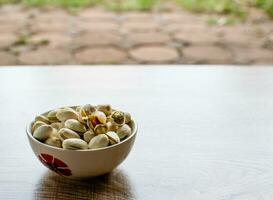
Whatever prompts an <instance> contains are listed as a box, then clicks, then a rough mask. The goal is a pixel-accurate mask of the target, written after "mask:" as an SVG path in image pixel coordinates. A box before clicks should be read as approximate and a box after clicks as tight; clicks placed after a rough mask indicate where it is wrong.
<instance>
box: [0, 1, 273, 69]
mask: <svg viewBox="0 0 273 200" xmlns="http://www.w3.org/2000/svg"><path fill="white" fill-rule="evenodd" d="M255 12H256V14H251V15H250V17H249V19H248V20H247V21H246V22H244V23H241V24H237V25H231V26H209V25H208V24H207V19H208V18H209V17H210V16H209V15H207V14H199V15H196V14H192V13H189V12H186V11H183V10H182V11H174V12H155V11H154V12H150V13H141V12H128V13H114V12H110V11H105V10H103V9H100V8H88V9H85V10H83V11H82V12H80V13H79V14H78V15H72V14H69V13H68V12H66V11H64V10H61V9H58V8H54V9H52V8H51V9H35V8H24V7H22V6H20V5H12V6H9V5H8V6H3V7H1V8H0V65H16V64H18V65H24V64H28V65H31V64H33V65H38V64H43V65H51V64H57V65H63V64H131V63H133V64H149V63H156V64H163V63H164V64H166V63H167V64H168V63H169V64H273V21H270V20H269V19H268V18H267V17H266V16H265V15H263V14H262V13H260V12H258V11H255ZM257 12H258V13H257ZM252 13H253V12H252ZM255 16H256V18H255Z"/></svg>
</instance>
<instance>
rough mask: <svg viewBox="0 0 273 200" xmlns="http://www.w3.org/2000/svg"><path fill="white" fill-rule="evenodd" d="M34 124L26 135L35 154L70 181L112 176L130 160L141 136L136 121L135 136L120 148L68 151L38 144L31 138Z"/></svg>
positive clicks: (134, 126) (133, 125)
mask: <svg viewBox="0 0 273 200" xmlns="http://www.w3.org/2000/svg"><path fill="white" fill-rule="evenodd" d="M44 114H46V113H44ZM32 124H33V122H31V123H29V124H28V126H27V131H26V132H27V137H28V141H29V143H30V146H31V148H32V150H33V152H34V154H35V155H36V156H37V158H38V159H39V160H40V161H41V162H42V163H43V164H44V165H45V166H46V167H48V168H49V169H50V170H52V171H54V172H56V173H58V174H59V175H62V176H66V177H68V178H91V177H95V176H99V175H102V174H106V173H109V172H111V171H112V170H113V169H115V168H116V167H117V166H118V165H119V164H120V163H122V161H123V160H124V159H125V158H126V157H127V156H128V154H129V153H130V151H131V148H132V146H133V144H134V141H135V138H136V133H137V125H136V122H135V121H134V120H132V122H131V124H130V126H131V128H132V134H131V135H130V136H129V137H128V138H126V139H125V140H123V141H121V142H120V143H118V144H115V145H111V146H108V147H105V148H100V149H94V150H92V149H88V150H66V149H62V148H57V147H52V146H49V145H46V144H44V143H42V142H40V141H38V140H36V139H35V138H34V137H33V136H32V134H31V127H32Z"/></svg>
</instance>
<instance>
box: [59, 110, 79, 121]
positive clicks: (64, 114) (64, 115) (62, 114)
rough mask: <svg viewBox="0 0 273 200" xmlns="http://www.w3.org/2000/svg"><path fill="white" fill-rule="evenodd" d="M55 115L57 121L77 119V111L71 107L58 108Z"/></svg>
mask: <svg viewBox="0 0 273 200" xmlns="http://www.w3.org/2000/svg"><path fill="white" fill-rule="evenodd" d="M56 117H57V119H58V120H59V121H66V120H68V119H78V113H77V112H76V111H74V110H73V109H60V110H59V111H58V112H57V113H56Z"/></svg>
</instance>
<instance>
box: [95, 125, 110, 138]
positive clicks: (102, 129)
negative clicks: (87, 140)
mask: <svg viewBox="0 0 273 200" xmlns="http://www.w3.org/2000/svg"><path fill="white" fill-rule="evenodd" d="M94 131H95V133H96V134H97V135H99V134H104V133H106V132H107V131H108V126H107V124H98V125H97V126H96V127H95V129H94Z"/></svg>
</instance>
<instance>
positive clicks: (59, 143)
mask: <svg viewBox="0 0 273 200" xmlns="http://www.w3.org/2000/svg"><path fill="white" fill-rule="evenodd" d="M45 144H47V145H50V146H53V147H59V148H62V141H61V140H60V139H59V138H57V137H49V138H48V139H47V140H46V141H45Z"/></svg>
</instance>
